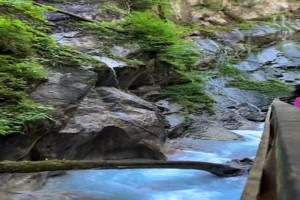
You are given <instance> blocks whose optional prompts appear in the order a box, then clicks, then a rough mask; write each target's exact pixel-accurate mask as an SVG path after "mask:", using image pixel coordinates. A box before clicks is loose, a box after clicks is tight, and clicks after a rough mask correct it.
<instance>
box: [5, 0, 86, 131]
mask: <svg viewBox="0 0 300 200" xmlns="http://www.w3.org/2000/svg"><path fill="white" fill-rule="evenodd" d="M0 7H1V8H0V9H1V12H0V135H4V134H9V133H11V132H15V131H21V129H22V127H23V126H24V124H26V123H28V122H32V121H35V120H38V119H43V118H45V117H47V112H48V111H49V110H50V109H51V108H50V107H49V106H45V105H40V104H37V103H35V102H33V101H31V100H29V98H28V95H27V94H28V92H29V91H31V90H32V89H33V88H34V87H35V85H37V84H39V83H40V82H42V81H44V80H45V79H46V77H47V72H46V69H45V67H44V66H58V65H61V64H62V63H67V62H68V64H69V65H70V64H73V65H79V64H80V63H82V62H85V61H86V62H90V61H91V60H89V59H88V58H87V57H86V56H84V55H83V54H81V53H79V52H76V51H74V50H70V49H68V48H67V47H62V46H60V45H58V44H57V43H56V42H55V41H54V40H53V39H52V38H50V37H49V36H48V35H47V31H48V28H47V26H46V24H45V20H44V17H43V13H42V12H43V11H44V10H45V9H46V8H47V7H41V6H35V5H33V3H32V1H31V0H22V1H19V0H0Z"/></svg>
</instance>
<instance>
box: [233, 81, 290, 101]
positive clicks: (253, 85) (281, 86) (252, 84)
mask: <svg viewBox="0 0 300 200" xmlns="http://www.w3.org/2000/svg"><path fill="white" fill-rule="evenodd" d="M229 85H230V86H232V87H236V88H240V89H243V90H254V91H257V92H259V93H261V94H266V95H269V96H271V97H276V96H278V95H283V96H286V95H289V94H290V92H291V90H292V88H291V86H290V85H288V84H286V83H283V82H281V81H278V80H275V79H272V80H268V81H254V80H249V79H246V78H244V77H238V78H235V79H234V80H232V81H230V83H229Z"/></svg>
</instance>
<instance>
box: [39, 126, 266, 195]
mask: <svg viewBox="0 0 300 200" xmlns="http://www.w3.org/2000/svg"><path fill="white" fill-rule="evenodd" d="M234 132H236V133H238V134H241V135H243V136H244V138H245V140H243V141H205V140H204V141H201V145H203V149H205V150H203V151H201V152H195V151H181V152H177V153H175V154H172V155H169V157H168V158H169V160H193V161H207V162H216V163H224V162H227V161H230V160H232V159H241V158H245V157H248V158H254V157H255V155H256V151H257V148H258V145H259V142H260V138H261V134H262V124H260V125H259V127H258V129H257V130H238V131H234ZM246 180H247V177H246V176H238V177H230V178H220V177H217V176H214V175H212V174H210V173H208V172H205V171H198V170H181V169H126V170H82V171H69V172H68V173H67V175H64V176H60V177H56V178H51V179H49V181H48V182H47V184H46V185H45V187H44V188H43V189H42V190H41V191H38V192H48V193H49V192H51V193H66V194H68V195H69V194H72V196H76V194H80V196H83V198H80V199H94V200H224V199H226V200H227V199H228V200H238V199H240V196H241V193H242V190H243V187H244V186H245V183H246Z"/></svg>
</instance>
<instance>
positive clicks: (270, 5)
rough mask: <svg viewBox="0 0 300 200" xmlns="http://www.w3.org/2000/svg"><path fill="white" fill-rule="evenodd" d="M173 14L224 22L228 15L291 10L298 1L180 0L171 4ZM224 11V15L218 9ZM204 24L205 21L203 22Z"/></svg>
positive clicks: (199, 20)
mask: <svg viewBox="0 0 300 200" xmlns="http://www.w3.org/2000/svg"><path fill="white" fill-rule="evenodd" d="M172 7H173V11H174V16H175V17H176V18H177V19H178V20H181V21H184V22H189V21H192V22H196V23H199V24H202V25H203V20H204V21H207V23H213V24H225V23H226V22H229V21H230V19H229V18H230V17H238V18H240V19H244V20H248V19H254V18H259V17H264V16H268V15H271V14H275V13H278V12H285V11H293V10H297V8H299V3H297V2H293V1H282V0H256V1H253V0H242V1H237V2H232V1H228V0H180V1H175V0H174V2H173V4H172ZM224 9H225V10H226V11H225V14H226V15H229V16H228V17H229V18H228V17H226V16H225V15H222V14H220V11H223V10H224ZM204 24H205V23H204Z"/></svg>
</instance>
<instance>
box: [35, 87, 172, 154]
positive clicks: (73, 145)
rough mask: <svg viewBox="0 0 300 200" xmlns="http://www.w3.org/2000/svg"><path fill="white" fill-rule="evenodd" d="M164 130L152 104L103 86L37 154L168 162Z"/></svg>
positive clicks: (38, 147)
mask: <svg viewBox="0 0 300 200" xmlns="http://www.w3.org/2000/svg"><path fill="white" fill-rule="evenodd" d="M164 127H165V122H164V120H163V117H162V116H161V115H160V113H159V110H158V109H157V108H156V107H155V106H154V105H152V104H151V103H149V102H146V101H144V100H142V99H140V98H139V97H137V96H134V95H131V94H128V93H125V92H123V91H121V90H118V89H116V88H113V87H100V88H96V89H95V90H91V91H90V93H89V94H88V95H87V96H86V97H85V99H84V100H83V101H82V102H81V103H80V105H79V107H78V109H77V110H76V112H75V113H74V116H73V117H72V118H71V119H70V120H69V122H68V123H67V125H66V126H65V127H64V128H63V129H61V130H60V131H59V132H57V133H53V134H49V135H47V136H46V137H44V138H43V139H42V140H40V141H39V143H38V144H37V145H36V151H38V152H39V154H40V157H43V158H59V159H132V158H146V159H165V156H164V154H163V153H162V152H161V151H160V145H161V144H163V143H164V141H165V138H166V133H165V129H164Z"/></svg>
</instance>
